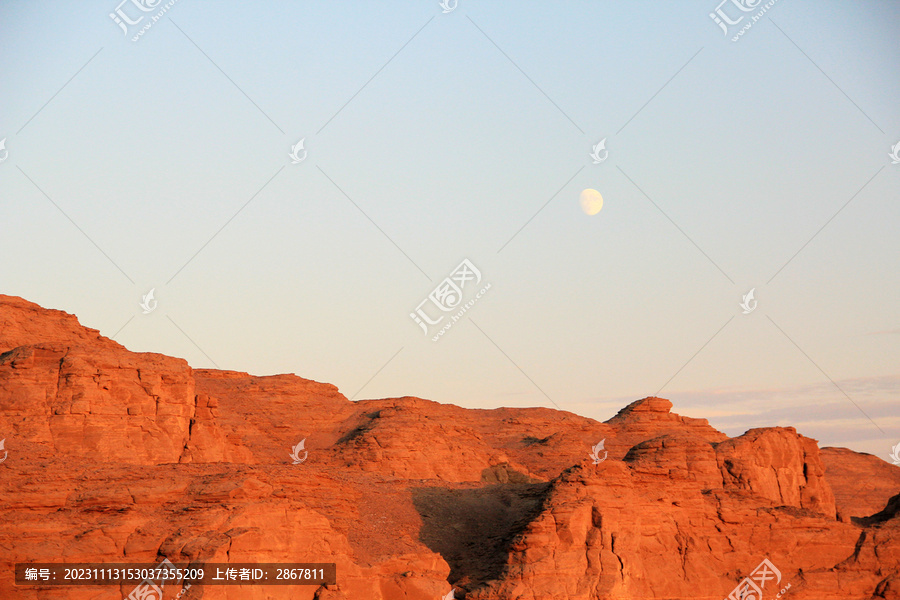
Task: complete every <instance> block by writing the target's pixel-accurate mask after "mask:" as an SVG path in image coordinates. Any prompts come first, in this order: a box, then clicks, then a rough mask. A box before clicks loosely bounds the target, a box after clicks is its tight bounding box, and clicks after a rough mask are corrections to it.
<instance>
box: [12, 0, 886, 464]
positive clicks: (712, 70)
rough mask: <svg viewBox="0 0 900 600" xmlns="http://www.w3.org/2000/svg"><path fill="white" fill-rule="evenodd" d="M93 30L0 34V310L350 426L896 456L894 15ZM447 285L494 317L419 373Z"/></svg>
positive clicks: (362, 12) (273, 14)
mask: <svg viewBox="0 0 900 600" xmlns="http://www.w3.org/2000/svg"><path fill="white" fill-rule="evenodd" d="M115 8H116V3H115V2H79V3H77V4H73V3H68V2H49V3H44V4H41V5H40V6H37V5H34V3H29V2H4V3H2V4H0V56H3V57H4V60H2V61H0V139H2V138H4V137H5V138H6V149H7V150H8V152H9V155H8V158H7V159H6V160H5V161H4V162H2V163H0V252H2V255H3V257H4V260H3V261H2V263H0V292H2V293H7V294H14V295H19V296H23V297H25V298H27V299H29V300H32V301H35V302H38V303H40V304H42V305H43V306H47V307H52V308H59V309H62V310H66V311H68V312H71V313H74V314H77V315H78V316H79V318H80V319H81V322H82V323H84V324H85V325H87V326H90V327H95V328H97V329H100V330H101V332H102V333H104V334H105V335H107V336H111V337H112V336H114V335H115V339H116V340H117V341H119V342H121V343H123V344H124V345H126V346H127V347H128V348H130V349H132V350H136V351H154V352H162V353H165V354H170V355H175V356H181V357H184V358H186V359H187V360H188V361H189V362H190V364H191V365H192V366H194V367H212V366H218V367H220V368H225V369H236V370H245V371H249V372H252V373H254V374H274V373H282V372H292V373H297V374H298V375H300V376H303V377H307V378H311V379H316V380H319V381H327V382H331V383H334V384H336V385H338V387H339V388H340V389H341V391H342V392H343V393H344V394H346V395H347V396H348V397H355V398H357V399H359V398H372V397H387V396H401V395H417V396H421V397H425V398H430V399H433V400H438V401H441V402H451V403H454V404H458V405H461V406H467V407H480V408H493V407H498V406H538V405H540V406H549V407H553V406H554V405H556V406H558V407H560V408H562V409H565V410H570V411H573V412H576V413H579V414H583V415H587V416H590V417H594V418H597V419H601V420H603V419H607V418H609V417H610V416H612V415H613V414H614V413H615V412H616V410H618V408H620V407H621V406H623V405H624V404H626V403H627V402H630V401H632V400H634V399H637V398H640V397H643V396H647V395H652V394H656V393H659V395H662V396H664V397H668V398H670V399H672V401H673V402H674V403H675V410H676V411H678V412H680V413H682V414H687V415H690V416H697V417H708V418H710V420H711V422H712V424H713V425H715V426H717V427H720V428H722V429H723V430H724V431H726V432H727V433H729V434H731V435H736V434H740V433H742V432H743V431H745V430H746V429H748V428H750V427H759V426H769V425H797V426H798V429H799V430H800V431H801V433H805V434H806V435H810V436H812V437H816V438H818V439H820V441H821V443H822V445H846V446H849V447H851V448H854V449H857V450H864V451H868V452H872V453H874V454H877V455H879V456H881V457H882V458H886V457H887V453H888V452H889V450H890V446H892V445H893V444H896V443H898V442H900V411H898V408H897V407H898V402H900V369H898V365H900V360H898V359H900V322H898V314H900V311H898V309H897V303H898V299H900V279H898V277H897V273H898V272H900V241H898V240H900V236H898V235H897V229H898V223H900V203H898V200H900V198H898V196H900V194H898V190H900V185H898V184H900V165H893V164H891V159H890V158H889V156H888V154H889V152H890V151H891V147H892V146H893V145H894V144H896V143H897V142H898V141H900V110H898V108H897V107H898V98H900V54H898V52H897V43H898V34H897V32H898V31H900V4H898V3H897V2H866V3H862V4H852V5H851V4H850V3H839V2H798V1H796V0H780V1H779V2H776V3H775V5H774V6H772V7H771V8H770V9H769V10H768V11H767V12H766V14H765V15H763V16H762V18H761V19H759V21H758V22H757V23H755V24H754V26H753V27H752V28H751V29H750V30H749V31H747V33H746V34H745V35H744V36H743V37H742V38H740V40H739V41H738V42H736V43H733V42H731V41H730V39H729V38H727V37H725V36H724V35H723V33H722V31H721V30H720V29H719V28H718V27H717V26H716V25H715V24H714V23H713V21H712V20H711V19H710V18H709V16H708V15H709V13H710V12H712V11H713V10H714V9H715V8H716V2H706V1H698V2H680V3H677V4H675V5H673V3H663V2H658V3H641V4H640V5H637V4H636V3H628V4H625V3H618V4H616V3H611V2H599V1H598V2H586V1H585V2H562V3H535V2H489V3H488V2H478V1H469V0H459V3H458V6H457V8H456V9H455V10H453V11H452V12H450V13H446V14H444V13H442V11H441V7H440V6H439V4H438V2H437V1H417V2H390V3H361V2H328V3H315V4H313V3H291V2H288V3H267V4H266V5H265V8H263V6H262V5H259V4H258V3H251V2H240V3H238V2H215V3H213V2H197V1H195V0H179V1H178V2H176V3H175V4H174V6H172V7H171V8H170V9H169V10H168V12H167V13H166V14H165V15H163V16H162V18H160V19H159V21H158V22H157V23H156V24H154V25H153V27H152V28H151V29H149V30H148V31H147V32H146V33H145V34H144V35H143V37H141V38H140V39H139V41H137V42H132V41H130V36H129V37H126V36H125V35H124V34H123V32H122V30H121V29H119V28H118V26H117V25H116V24H115V23H113V21H112V20H111V19H110V18H109V16H108V15H109V13H110V12H113V11H114V10H115ZM122 10H123V11H125V13H126V14H128V15H131V16H132V17H133V18H136V17H137V16H138V15H140V14H143V13H141V12H140V11H139V10H137V9H136V8H135V6H134V5H133V4H131V2H130V1H129V2H128V3H127V4H125V5H122ZM722 10H723V11H726V12H727V14H729V15H732V16H733V18H734V17H736V16H737V15H739V14H742V13H740V11H738V10H737V9H736V8H735V7H734V5H733V4H731V3H730V2H729V4H728V5H727V6H726V5H723V8H722ZM146 14H148V15H152V14H154V13H153V12H150V13H146ZM747 14H748V15H752V14H755V13H753V12H750V13H747ZM748 18H749V17H748ZM148 19H149V17H147V18H145V22H146V20H148ZM137 28H138V26H135V27H134V28H133V29H134V30H136V29H137ZM734 29H735V30H736V29H737V27H735V28H734ZM301 138H305V149H306V150H307V151H308V155H307V158H306V159H305V160H304V161H303V162H301V163H300V164H291V160H290V158H289V157H288V153H289V151H290V149H291V146H293V145H294V144H295V143H296V142H297V141H298V140H299V139H301ZM602 138H606V139H607V142H606V148H607V149H608V151H609V157H608V159H607V160H606V161H604V162H603V163H601V164H593V161H592V160H591V158H590V156H589V152H590V150H591V146H592V145H593V144H596V143H597V142H598V141H599V140H600V139H602ZM0 156H2V154H0ZM584 188H595V189H597V190H599V191H600V192H601V193H602V194H603V197H604V207H603V210H602V211H601V212H600V213H599V214H597V215H596V216H593V217H588V216H587V215H585V214H584V213H583V212H582V211H581V209H580V207H579V205H578V195H579V192H580V191H581V190H582V189H584ZM45 194H46V196H45ZM345 194H346V195H345ZM47 196H49V199H48V197H47ZM348 197H349V198H348ZM54 203H55V205H56V206H54ZM354 204H355V205H354ZM223 226H224V227H223ZM523 226H524V227H523ZM823 226H824V227H823ZM217 232H219V233H218V234H217ZM517 232H518V233H517ZM798 250H799V253H798ZM198 251H199V252H198ZM104 254H105V255H106V256H104ZM192 257H193V258H192ZM792 257H793V258H792ZM463 258H468V259H469V260H471V261H472V262H473V263H474V264H475V265H477V267H478V268H479V269H480V270H481V272H482V274H483V277H484V282H490V283H491V289H490V290H489V292H488V293H487V294H486V295H485V296H484V297H483V298H481V299H479V301H478V303H477V304H476V305H475V306H473V307H472V308H471V309H470V310H469V311H468V312H467V313H466V314H465V315H464V317H463V319H462V320H461V321H460V322H459V323H457V324H455V325H454V327H453V328H452V329H450V330H449V331H448V332H447V334H446V335H444V336H443V337H442V338H440V341H438V342H432V341H431V338H430V337H427V336H426V335H424V334H423V332H422V330H421V329H419V327H418V326H417V325H416V324H415V323H414V322H413V321H412V319H410V317H409V313H410V312H412V311H413V310H414V309H415V307H416V306H417V305H418V304H419V302H421V301H422V300H423V299H425V298H426V297H427V296H428V294H429V292H431V291H432V289H434V287H435V286H436V285H437V284H438V283H439V282H440V280H441V279H443V278H444V277H446V276H447V275H448V274H449V273H450V272H451V270H452V269H453V268H454V267H455V266H456V265H457V264H459V263H460V261H461V260H462V259H463ZM785 265H786V266H785ZM782 267H783V269H782ZM151 288H155V296H156V299H157V300H158V302H159V304H158V307H157V309H156V310H155V311H153V312H152V313H150V314H146V315H145V314H142V311H141V308H140V306H139V302H140V300H141V297H142V295H143V294H145V293H147V292H148V291H149V290H150V289H151ZM751 288H755V290H756V292H755V295H756V299H757V300H758V302H759V304H758V306H757V309H756V310H755V311H754V312H752V313H750V314H746V315H745V314H742V311H741V308H740V307H739V303H740V301H741V298H742V295H743V294H745V293H747V291H749V290H750V289H751ZM854 404H855V405H856V406H854ZM857 406H858V408H857ZM863 413H865V415H864V414H863ZM866 415H868V416H866ZM298 418H302V415H298Z"/></svg>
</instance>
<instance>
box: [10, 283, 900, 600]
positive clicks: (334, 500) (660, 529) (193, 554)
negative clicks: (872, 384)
mask: <svg viewBox="0 0 900 600" xmlns="http://www.w3.org/2000/svg"><path fill="white" fill-rule="evenodd" d="M671 408H672V404H671V402H669V401H668V400H665V399H663V398H655V397H650V398H645V399H643V400H638V401H636V402H633V403H632V404H630V405H629V406H627V407H625V408H624V409H622V410H621V411H620V412H619V413H618V414H617V415H616V416H615V417H613V418H612V419H610V420H609V421H607V422H606V423H599V422H597V421H594V420H592V419H587V418H584V417H580V416H578V415H574V414H572V413H567V412H564V411H557V410H550V409H545V408H529V409H510V408H504V409H497V410H468V409H463V408H460V407H457V406H453V405H442V404H438V403H435V402H431V401H428V400H423V399H420V398H412V397H403V398H389V399H382V400H366V401H360V402H350V401H349V400H347V398H345V397H344V396H343V395H342V394H341V393H340V392H339V391H338V389H337V388H336V387H334V386H333V385H330V384H325V383H318V382H315V381H310V380H306V379H303V378H300V377H297V376H294V375H278V376H271V377H254V376H251V375H249V374H247V373H240V372H233V371H216V370H191V369H190V367H189V366H188V365H187V363H185V362H184V361H183V360H180V359H176V358H170V357H166V356H162V355H158V354H145V353H133V352H129V351H128V350H126V349H125V348H123V347H122V346H120V345H118V344H116V343H115V342H113V341H111V340H108V339H106V338H103V337H102V336H100V335H99V334H98V333H97V332H96V331H95V330H91V329H87V328H84V327H81V326H80V325H79V324H78V322H77V320H76V319H75V317H73V316H71V315H66V314H65V313H62V312H60V311H48V310H45V309H42V308H40V307H39V306H37V305H35V304H32V303H29V302H26V301H24V300H21V299H18V298H11V297H8V296H0V439H4V438H5V439H6V449H7V450H8V452H9V455H8V457H7V460H6V461H4V462H3V463H0V598H2V599H4V600H5V599H6V598H24V599H27V600H38V599H40V600H56V599H63V598H66V599H73V600H82V599H83V600H98V599H99V600H114V599H120V598H122V597H123V596H124V595H127V593H129V592H130V590H129V589H111V588H102V587H99V588H98V587H64V588H46V589H39V588H35V587H20V588H14V587H13V586H12V564H13V563H15V562H20V561H22V562H25V561H68V562H154V563H155V562H158V560H159V559H161V558H162V557H167V558H169V559H170V560H172V561H174V562H179V561H180V562H186V561H192V560H193V561H197V560H205V561H216V562H288V561H293V562H335V563H336V564H337V568H338V584H337V585H334V586H327V587H326V586H322V587H319V588H316V587H315V586H307V587H303V586H295V587H256V588H250V587H208V588H206V589H199V588H195V589H193V590H191V591H190V592H189V594H187V595H185V596H182V599H183V600H196V599H197V598H201V597H202V598H204V600H210V599H226V600H235V599H241V600H244V599H248V598H249V599H259V600H263V599H265V600H274V599H282V598H284V599H288V598H290V599H301V600H313V599H318V600H340V599H353V600H356V599H358V598H367V599H372V600H401V599H408V600H420V599H421V600H437V599H439V598H442V597H443V596H444V595H445V594H446V593H447V592H448V591H449V590H450V583H453V584H454V585H455V586H456V590H457V593H456V597H457V598H467V599H469V600H475V599H479V600H487V599H497V600H501V599H502V600H513V599H525V600H547V599H567V600H582V599H583V600H601V599H608V598H615V599H620V600H624V599H630V598H642V599H643V598H647V599H650V598H659V599H663V598H665V599H668V600H671V599H679V600H681V599H688V598H691V599H693V598H714V599H716V600H719V599H721V598H725V597H726V596H727V594H728V593H729V592H730V591H731V590H732V589H733V588H734V587H735V586H736V585H737V584H738V582H739V581H740V580H741V579H742V578H743V577H745V576H747V575H749V574H750V572H751V571H752V570H753V569H754V567H756V566H757V565H758V564H759V563H760V561H761V560H762V559H763V558H765V557H768V558H769V559H770V560H771V561H772V564H774V565H775V566H776V567H777V568H778V569H779V570H780V572H781V580H780V581H779V582H778V584H779V586H782V587H783V586H785V585H787V584H790V590H789V593H788V595H787V596H786V597H787V598H797V599H803V598H808V599H815V600H832V599H833V600H837V599H841V600H855V599H860V600H861V599H866V600H869V599H871V598H873V597H877V598H898V597H900V596H898V594H900V591H898V590H900V575H898V573H900V547H898V540H900V531H898V529H900V516H898V507H900V496H898V495H897V494H898V492H900V475H898V473H900V469H898V468H897V467H893V466H891V465H888V464H887V463H884V462H883V461H880V460H879V459H877V458H875V457H870V456H868V455H861V454H858V453H855V452H851V451H849V450H845V449H826V450H825V451H820V450H819V449H818V447H817V445H816V442H815V440H811V439H809V438H806V437H804V436H802V435H799V434H798V433H797V432H796V431H795V430H794V429H793V428H789V427H788V428H778V427H776V428H764V429H755V430H751V431H748V432H747V433H745V434H744V435H742V436H739V437H736V438H728V437H727V436H726V435H724V434H722V433H720V432H718V431H716V430H715V429H713V428H712V427H710V426H709V424H708V423H707V422H706V421H705V420H703V419H690V418H686V417H681V416H679V415H677V414H674V413H672V412H671ZM300 440H305V441H304V444H305V449H306V452H307V453H306V454H304V460H303V462H302V463H300V464H292V463H293V459H292V457H291V456H290V452H291V448H292V447H294V446H295V445H296V444H297V443H298V442H299V441H300ZM600 440H605V450H604V454H603V456H604V457H605V458H604V460H602V462H600V463H599V464H594V462H593V460H591V458H589V456H588V453H589V451H590V449H591V447H592V446H594V445H595V444H597V442H599V441H600ZM853 473H857V474H858V475H860V476H859V477H852V476H850V475H852V474H853ZM863 475H864V477H863ZM770 585H772V584H770ZM779 589H781V588H779ZM176 591H177V590H169V591H168V592H167V594H168V595H167V598H166V600H170V598H171V597H172V596H174V594H175V592H176ZM765 591H766V595H765V596H764V597H765V598H766V599H768V598H771V597H774V594H775V592H776V591H777V590H775V589H774V588H770V587H766V590H765Z"/></svg>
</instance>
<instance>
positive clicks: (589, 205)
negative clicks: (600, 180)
mask: <svg viewBox="0 0 900 600" xmlns="http://www.w3.org/2000/svg"><path fill="white" fill-rule="evenodd" d="M601 208H603V196H601V195H600V192H598V191H597V190H592V189H590V188H588V189H586V190H582V192H581V210H583V211H584V214H586V215H596V214H597V213H598V212H600V209H601Z"/></svg>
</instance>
